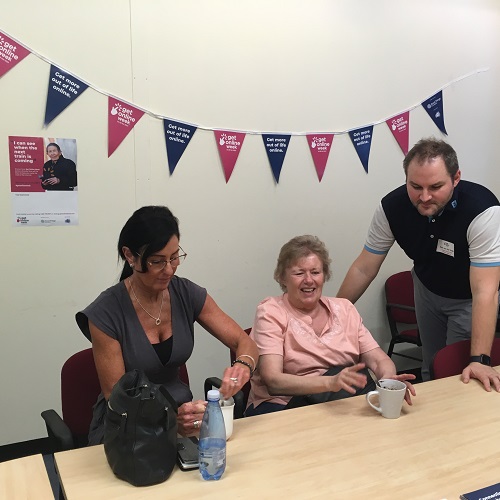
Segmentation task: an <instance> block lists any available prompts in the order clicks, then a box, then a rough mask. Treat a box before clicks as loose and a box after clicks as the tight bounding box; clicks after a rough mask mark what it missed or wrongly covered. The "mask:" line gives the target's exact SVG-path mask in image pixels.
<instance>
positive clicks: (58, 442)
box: [42, 348, 189, 451]
mask: <svg viewBox="0 0 500 500" xmlns="http://www.w3.org/2000/svg"><path fill="white" fill-rule="evenodd" d="M179 376H180V378H181V380H182V381H183V382H185V383H186V384H187V385H189V378H188V374H187V369H186V365H182V366H181V367H180V368H179ZM100 392H101V386H100V384H99V379H98V377H97V371H96V368H95V363H94V356H93V354H92V349H91V348H90V349H85V350H83V351H80V352H77V353H76V354H73V356H71V357H70V358H68V359H67V360H66V362H65V363H64V365H63V367H62V369H61V404H62V414H63V418H61V417H60V416H59V415H58V413H57V412H56V411H55V410H45V411H43V412H42V418H43V419H44V420H45V425H46V427H47V433H48V435H49V438H51V440H52V442H53V444H54V451H64V450H70V449H73V448H81V447H83V446H86V445H87V436H88V433H89V428H90V422H91V420H92V411H93V410H92V407H93V406H94V404H95V402H96V400H97V396H98V395H99V393H100Z"/></svg>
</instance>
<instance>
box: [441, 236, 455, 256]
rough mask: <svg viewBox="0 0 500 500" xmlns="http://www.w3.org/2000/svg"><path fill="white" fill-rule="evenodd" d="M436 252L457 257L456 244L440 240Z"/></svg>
mask: <svg viewBox="0 0 500 500" xmlns="http://www.w3.org/2000/svg"><path fill="white" fill-rule="evenodd" d="M436 252H441V253H444V254H445V255H449V256H450V257H455V244H454V243H451V242H449V241H446V240H438V243H437V248H436Z"/></svg>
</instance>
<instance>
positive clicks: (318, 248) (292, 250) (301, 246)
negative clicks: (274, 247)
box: [274, 234, 332, 292]
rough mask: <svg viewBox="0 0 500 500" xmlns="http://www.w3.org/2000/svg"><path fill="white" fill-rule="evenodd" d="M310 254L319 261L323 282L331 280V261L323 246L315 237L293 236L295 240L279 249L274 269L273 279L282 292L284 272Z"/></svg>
mask: <svg viewBox="0 0 500 500" xmlns="http://www.w3.org/2000/svg"><path fill="white" fill-rule="evenodd" d="M311 254H315V255H317V256H318V257H319V260H321V263H322V264H323V274H324V275H325V281H328V280H329V279H330V278H331V276H332V273H331V271H330V263H331V262H332V260H331V259H330V256H329V254H328V250H327V248H326V246H325V244H324V243H323V242H322V241H321V240H320V239H319V238H318V237H317V236H311V235H310V234H305V235H303V236H295V238H292V239H291V240H290V241H289V242H288V243H285V244H284V245H283V246H282V247H281V250H280V254H279V256H278V261H277V263H276V269H275V270H274V279H275V280H276V281H277V282H278V283H279V285H280V287H281V289H282V290H283V291H284V292H286V286H285V285H284V284H283V279H284V277H285V272H286V270H287V269H288V268H289V267H291V266H293V265H294V264H295V262H297V261H298V260H299V259H301V258H302V257H307V256H308V255H311Z"/></svg>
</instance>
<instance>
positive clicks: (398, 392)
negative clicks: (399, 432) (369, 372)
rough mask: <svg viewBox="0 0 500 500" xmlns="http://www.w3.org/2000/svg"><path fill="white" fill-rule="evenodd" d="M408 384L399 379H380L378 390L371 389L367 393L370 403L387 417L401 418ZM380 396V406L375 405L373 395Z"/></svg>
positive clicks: (367, 399)
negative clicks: (372, 400)
mask: <svg viewBox="0 0 500 500" xmlns="http://www.w3.org/2000/svg"><path fill="white" fill-rule="evenodd" d="M405 393H406V384H404V383H403V382H400V381H399V380H393V379H382V380H379V381H378V384H377V390H376V391H370V392H369V393H368V394H367V395H366V401H367V402H368V404H369V405H370V406H371V407H372V408H374V409H375V410H377V411H378V412H379V413H382V416H383V417H385V418H399V416H400V415H401V408H402V406H403V401H404V399H405ZM375 395H377V396H378V404H379V406H375V405H374V404H373V403H372V402H371V398H372V397H373V396H375Z"/></svg>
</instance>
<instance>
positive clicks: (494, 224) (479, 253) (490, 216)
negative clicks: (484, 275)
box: [467, 206, 500, 267]
mask: <svg viewBox="0 0 500 500" xmlns="http://www.w3.org/2000/svg"><path fill="white" fill-rule="evenodd" d="M467 241H468V243H469V258H470V261H471V265H472V266H476V267H484V266H497V265H499V263H500V206H493V207H490V208H488V209H486V210H485V211H484V212H482V213H480V214H479V215H478V216H477V217H476V218H475V219H474V220H473V221H472V222H471V223H470V225H469V227H468V228H467Z"/></svg>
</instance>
